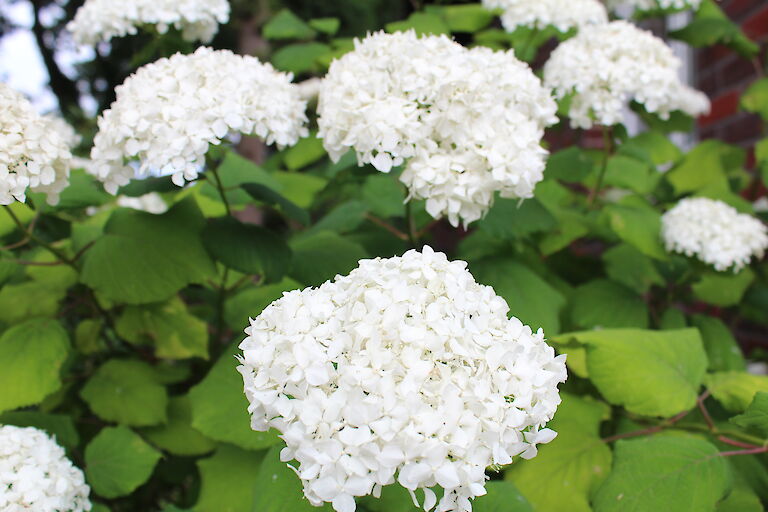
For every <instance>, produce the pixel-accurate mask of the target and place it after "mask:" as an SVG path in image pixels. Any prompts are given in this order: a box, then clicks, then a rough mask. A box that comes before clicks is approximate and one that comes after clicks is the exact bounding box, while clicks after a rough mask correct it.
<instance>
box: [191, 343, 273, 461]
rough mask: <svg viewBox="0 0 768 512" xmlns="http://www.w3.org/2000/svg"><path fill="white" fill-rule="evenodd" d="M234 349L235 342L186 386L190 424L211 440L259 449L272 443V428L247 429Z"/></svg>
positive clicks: (247, 420)
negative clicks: (188, 386) (190, 408)
mask: <svg viewBox="0 0 768 512" xmlns="http://www.w3.org/2000/svg"><path fill="white" fill-rule="evenodd" d="M236 352H237V344H234V345H231V346H229V347H228V348H227V350H225V351H224V355H222V356H221V358H220V359H219V360H218V361H217V362H216V364H215V365H213V367H212V368H211V370H210V371H209V372H208V375H206V376H205V378H204V379H203V380H202V381H201V382H200V383H199V384H198V385H196V386H195V387H193V388H192V389H191V390H190V392H189V399H190V403H191V405H192V427H193V428H195V429H196V430H198V431H200V432H201V433H202V434H204V435H206V436H207V437H209V438H211V439H213V440H215V441H222V442H225V443H231V444H235V445H237V446H239V447H241V448H245V449H247V450H261V449H263V448H266V447H268V446H271V445H273V444H275V443H276V442H277V441H278V438H277V436H276V435H275V434H274V433H273V432H255V431H253V430H251V417H250V414H249V413H248V400H247V399H246V398H245V393H243V378H242V376H241V375H240V373H238V371H237V360H236V359H235V356H234V354H235V353H236Z"/></svg>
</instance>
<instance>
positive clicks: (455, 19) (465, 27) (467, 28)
mask: <svg viewBox="0 0 768 512" xmlns="http://www.w3.org/2000/svg"><path fill="white" fill-rule="evenodd" d="M441 13H442V15H443V19H444V20H445V23H446V25H448V28H449V29H450V31H451V32H469V33H474V32H477V31H478V30H480V29H482V28H485V27H487V26H488V24H489V23H490V22H491V20H492V19H493V12H492V11H490V10H488V9H486V8H485V7H483V6H482V5H480V4H466V5H447V6H445V7H444V8H443V9H442V10H441Z"/></svg>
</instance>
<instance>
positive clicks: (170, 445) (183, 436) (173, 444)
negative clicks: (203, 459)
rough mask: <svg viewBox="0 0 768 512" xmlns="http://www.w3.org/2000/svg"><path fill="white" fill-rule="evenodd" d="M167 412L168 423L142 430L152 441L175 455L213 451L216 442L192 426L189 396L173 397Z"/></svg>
mask: <svg viewBox="0 0 768 512" xmlns="http://www.w3.org/2000/svg"><path fill="white" fill-rule="evenodd" d="M167 413H168V423H166V424H165V425H162V426H158V427H146V428H144V429H142V430H141V433H142V435H143V436H144V437H145V438H147V440H148V441H149V442H150V443H152V444H153V445H155V446H156V447H158V448H160V449H162V450H165V451H167V452H169V453H172V454H174V455H185V456H189V455H202V454H204V453H208V452H211V451H213V449H214V448H215V447H216V443H214V442H213V441H211V440H210V439H208V438H207V437H205V436H204V435H203V434H201V433H200V432H198V431H197V430H195V429H194V428H193V427H192V406H191V405H190V401H189V397H188V396H179V397H173V398H171V399H170V400H169V402H168V411H167Z"/></svg>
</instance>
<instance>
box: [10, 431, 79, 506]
mask: <svg viewBox="0 0 768 512" xmlns="http://www.w3.org/2000/svg"><path fill="white" fill-rule="evenodd" d="M89 493H90V488H89V487H88V485H86V483H85V478H84V477H83V472H82V471H80V469H78V468H76V467H75V466H73V465H72V462H70V461H69V459H67V457H66V455H65V453H64V449H63V448H62V447H61V446H59V445H58V444H56V441H55V440H54V439H52V438H51V437H48V435H47V434H46V433H45V432H43V431H41V430H38V429H36V428H20V427H13V426H10V425H4V426H0V510H2V511H4V512H21V511H34V512H81V511H84V510H91V502H90V501H89V500H88V494H89Z"/></svg>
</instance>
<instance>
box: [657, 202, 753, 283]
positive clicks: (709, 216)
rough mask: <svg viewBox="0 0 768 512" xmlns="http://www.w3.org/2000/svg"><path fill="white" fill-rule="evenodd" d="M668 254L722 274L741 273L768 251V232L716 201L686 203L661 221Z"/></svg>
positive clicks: (745, 216)
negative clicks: (692, 259) (697, 261)
mask: <svg viewBox="0 0 768 512" xmlns="http://www.w3.org/2000/svg"><path fill="white" fill-rule="evenodd" d="M661 223H662V226H661V234H662V238H663V239H664V243H665V245H666V247H667V250H668V251H673V252H679V253H682V254H685V255H686V256H696V257H698V258H699V259H700V260H701V261H703V262H704V263H708V264H710V265H713V266H714V267H715V269H716V270H719V271H723V270H727V269H729V268H730V267H733V270H734V272H738V271H739V270H740V269H741V268H742V267H744V265H748V264H749V262H750V260H751V259H752V258H753V257H755V258H758V259H759V258H762V257H763V254H765V250H766V249H768V228H766V226H765V224H763V223H762V222H760V220H758V219H756V218H754V217H752V216H750V215H746V214H743V213H739V212H738V211H737V210H736V209H735V208H733V207H731V206H729V205H727V204H725V203H723V202H722V201H716V200H714V199H707V198H705V197H696V198H689V199H683V200H682V201H680V202H679V203H677V205H676V206H675V207H674V208H672V209H671V210H669V211H668V212H667V213H665V214H664V215H663V216H662V218H661Z"/></svg>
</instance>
